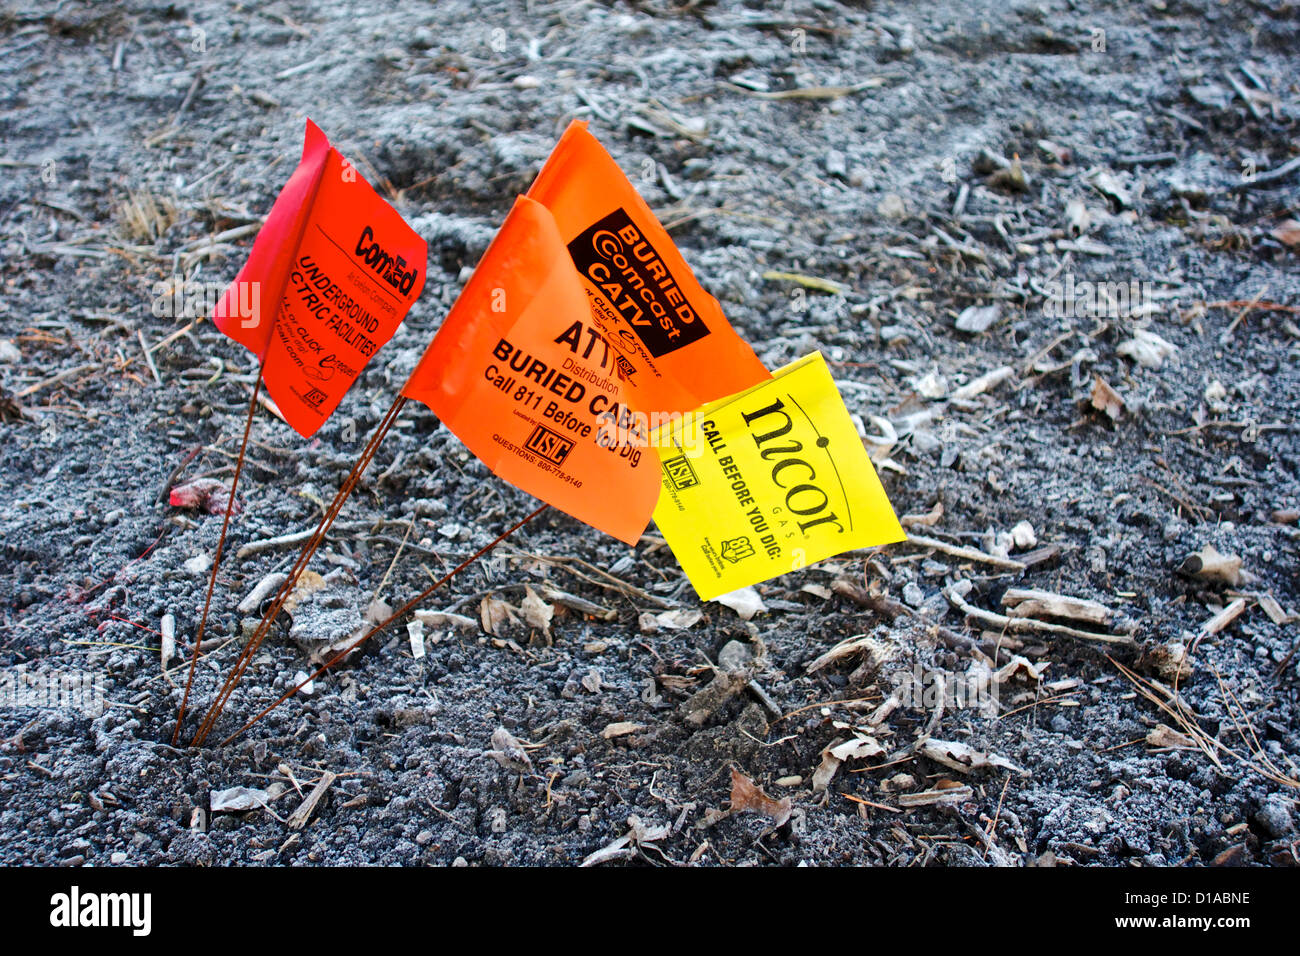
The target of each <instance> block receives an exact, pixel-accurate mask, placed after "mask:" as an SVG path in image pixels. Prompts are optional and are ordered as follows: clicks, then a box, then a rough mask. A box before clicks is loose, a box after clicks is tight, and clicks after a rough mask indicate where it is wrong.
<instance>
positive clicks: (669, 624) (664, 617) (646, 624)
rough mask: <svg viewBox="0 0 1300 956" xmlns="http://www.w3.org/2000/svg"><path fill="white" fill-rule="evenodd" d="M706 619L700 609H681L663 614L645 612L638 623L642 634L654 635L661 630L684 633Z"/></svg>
mask: <svg viewBox="0 0 1300 956" xmlns="http://www.w3.org/2000/svg"><path fill="white" fill-rule="evenodd" d="M703 619H704V612H703V611H701V610H700V609H699V608H679V609H677V610H675V611H664V612H663V613H661V614H651V613H650V612H649V611H643V612H642V614H641V617H640V619H639V621H638V624H640V627H641V633H642V634H652V633H654V632H655V631H657V630H659V629H660V628H664V629H665V630H669V631H684V630H686V629H687V628H688V627H694V626H695V625H696V624H698V623H700V621H702V620H703Z"/></svg>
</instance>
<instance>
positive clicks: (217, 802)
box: [208, 787, 271, 813]
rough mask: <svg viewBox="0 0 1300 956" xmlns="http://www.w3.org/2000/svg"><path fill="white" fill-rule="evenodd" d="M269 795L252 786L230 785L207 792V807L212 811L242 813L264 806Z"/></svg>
mask: <svg viewBox="0 0 1300 956" xmlns="http://www.w3.org/2000/svg"><path fill="white" fill-rule="evenodd" d="M270 799H271V798H270V795H269V794H268V793H267V792H266V791H265V790H258V789H256V788H254V787H231V788H230V789H229V790H213V791H212V792H211V793H209V794H208V809H210V810H211V811H212V812H213V813H244V812H246V811H248V810H256V809H258V808H259V807H264V806H266V804H267V801H269V800H270Z"/></svg>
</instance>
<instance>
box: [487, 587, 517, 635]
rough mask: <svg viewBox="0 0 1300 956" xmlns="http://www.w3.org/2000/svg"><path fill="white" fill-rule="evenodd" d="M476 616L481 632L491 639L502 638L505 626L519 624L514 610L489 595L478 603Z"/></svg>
mask: <svg viewBox="0 0 1300 956" xmlns="http://www.w3.org/2000/svg"><path fill="white" fill-rule="evenodd" d="M478 616H479V621H480V623H482V625H483V630H485V631H487V632H488V633H489V634H491V635H492V636H493V637H504V636H505V634H504V633H503V632H504V631H505V630H506V628H507V625H509V624H517V623H519V618H518V617H517V616H516V615H515V609H514V608H513V607H511V606H510V605H509V604H507V603H506V602H505V601H503V600H501V599H500V598H497V597H493V596H492V595H491V594H489V595H487V596H486V597H484V598H483V600H482V601H480V602H479V606H478Z"/></svg>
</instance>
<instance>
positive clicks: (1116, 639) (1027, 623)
mask: <svg viewBox="0 0 1300 956" xmlns="http://www.w3.org/2000/svg"><path fill="white" fill-rule="evenodd" d="M943 593H944V596H945V597H946V598H947V599H948V601H949V602H950V603H951V604H952V606H953V607H955V608H957V609H958V610H959V611H961V612H962V613H964V614H965V615H966V616H967V617H971V618H974V619H975V620H977V621H980V622H982V623H984V624H987V625H989V626H990V627H1000V628H1003V629H1004V630H1008V631H1037V632H1041V633H1046V634H1064V635H1067V636H1069V637H1081V638H1083V639H1085V640H1089V641H1102V642H1103V643H1106V644H1122V645H1126V646H1127V645H1131V644H1133V643H1134V641H1133V638H1132V637H1130V636H1129V635H1126V634H1095V633H1093V632H1092V631H1081V630H1079V629H1078V628H1074V627H1067V626H1066V625H1064V624H1052V623H1050V622H1048V621H1038V620H1035V619H1034V618H1032V617H1007V616H1006V615H1004V614H995V613H994V612H993V611H986V610H984V609H983V608H979V607H976V606H975V605H973V604H971V603H970V602H969V601H967V600H966V599H965V598H964V597H962V596H961V595H960V594H958V593H957V589H956V587H955V586H949V587H946V588H944V591H943Z"/></svg>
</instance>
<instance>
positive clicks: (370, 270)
mask: <svg viewBox="0 0 1300 956" xmlns="http://www.w3.org/2000/svg"><path fill="white" fill-rule="evenodd" d="M427 267H428V252H427V248H426V246H425V242H424V240H423V239H421V238H420V237H419V235H417V234H416V233H415V231H414V230H413V229H411V227H410V226H408V225H407V224H406V222H405V221H404V220H403V219H402V217H401V216H400V215H399V214H398V213H397V211H396V210H395V209H393V207H392V206H390V205H389V204H388V203H387V202H385V201H384V200H383V199H382V198H381V197H380V196H379V195H378V194H377V193H376V192H375V191H374V189H372V188H371V187H370V184H369V183H367V182H366V181H365V180H364V179H363V178H362V177H361V176H360V174H359V173H357V171H356V169H355V168H354V167H353V166H352V165H351V164H350V163H349V162H348V161H347V160H346V159H344V158H343V155H342V154H341V153H340V152H339V151H338V150H336V149H334V148H333V147H331V146H330V144H329V140H328V139H326V138H325V134H324V133H322V132H321V130H320V128H319V127H317V126H316V124H315V123H313V122H311V121H310V120H308V121H307V133H306V139H305V142H304V144H303V151H302V160H301V162H299V164H298V168H297V169H295V170H294V172H293V175H291V176H290V177H289V181H288V182H287V183H285V186H284V188H283V189H282V190H281V191H280V195H279V196H278V197H277V198H276V200H275V204H274V205H273V206H272V207H271V212H270V214H269V215H268V216H267V217H266V222H265V224H264V225H263V226H262V230H261V231H260V232H259V233H258V235H257V239H256V240H255V241H254V243H253V249H252V252H250V253H249V256H248V261H247V262H246V263H245V264H244V267H243V268H242V269H241V270H240V271H239V275H238V276H236V277H235V281H234V282H233V283H231V285H230V287H229V288H228V289H227V290H226V291H225V293H224V294H223V295H222V297H221V300H220V301H219V302H218V303H217V307H216V310H215V311H214V312H213V316H212V321H213V323H214V324H215V325H216V326H217V328H219V329H220V330H221V331H222V332H224V333H225V334H226V335H227V336H229V337H230V338H232V339H234V340H235V341H236V342H238V343H239V344H240V345H243V346H244V347H245V348H246V349H248V350H249V351H250V352H253V353H254V354H255V355H257V356H258V358H259V359H261V361H262V377H263V380H264V382H265V383H266V390H267V391H268V392H269V393H270V395H271V398H272V399H274V400H275V403H276V406H277V407H278V408H279V410H280V412H281V414H282V415H283V416H284V419H285V421H287V422H288V423H289V425H290V426H291V427H292V428H293V429H294V431H296V432H298V434H300V435H302V436H303V437H304V438H309V437H311V435H313V434H315V432H316V430H317V429H318V428H320V426H321V425H323V424H324V423H325V421H326V419H328V418H329V417H330V415H331V414H332V413H333V411H334V409H335V408H337V407H338V404H339V402H340V401H342V399H343V396H344V394H345V393H346V392H347V390H348V388H349V387H350V386H351V385H352V383H353V382H354V381H356V379H357V377H358V375H360V373H361V370H362V369H363V368H365V365H366V363H367V362H368V361H370V358H371V356H373V355H374V354H375V353H376V352H377V351H379V349H380V347H381V346H383V345H384V344H385V343H386V342H387V341H388V340H389V339H391V338H392V337H393V333H394V332H396V331H397V327H398V325H400V324H401V322H402V319H403V318H405V316H406V313H407V311H408V310H409V309H410V307H411V305H412V304H413V303H414V302H415V300H416V299H417V298H419V295H420V291H421V290H422V289H423V288H424V278H425V273H426V271H427Z"/></svg>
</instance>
